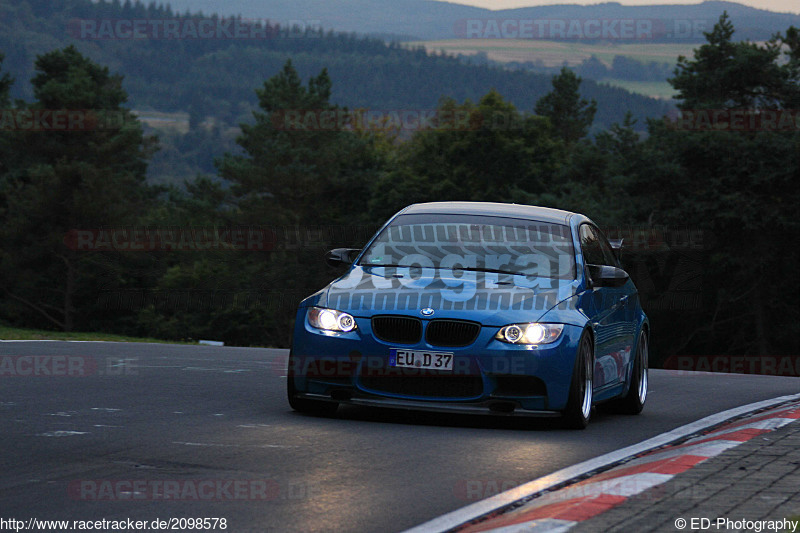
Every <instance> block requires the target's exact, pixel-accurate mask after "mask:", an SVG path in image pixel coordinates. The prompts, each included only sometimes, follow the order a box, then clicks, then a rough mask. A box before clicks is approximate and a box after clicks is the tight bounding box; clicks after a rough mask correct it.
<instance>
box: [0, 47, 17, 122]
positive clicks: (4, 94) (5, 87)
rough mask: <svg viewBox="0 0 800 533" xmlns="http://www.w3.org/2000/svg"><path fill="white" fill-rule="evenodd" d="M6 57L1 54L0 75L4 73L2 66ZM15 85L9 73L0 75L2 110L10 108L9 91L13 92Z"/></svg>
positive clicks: (0, 107)
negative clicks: (12, 88)
mask: <svg viewBox="0 0 800 533" xmlns="http://www.w3.org/2000/svg"><path fill="white" fill-rule="evenodd" d="M4 59H5V56H4V55H3V54H2V53H0V73H2V66H3V60H4ZM13 84H14V80H13V79H12V78H11V76H10V75H9V74H8V73H5V74H2V75H0V109H5V108H6V107H8V104H9V102H10V99H9V91H10V90H11V85H13Z"/></svg>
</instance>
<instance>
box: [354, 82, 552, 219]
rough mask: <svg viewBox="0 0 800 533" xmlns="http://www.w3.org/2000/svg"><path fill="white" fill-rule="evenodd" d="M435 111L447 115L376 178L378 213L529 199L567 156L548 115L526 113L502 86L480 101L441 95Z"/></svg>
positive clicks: (372, 207)
mask: <svg viewBox="0 0 800 533" xmlns="http://www.w3.org/2000/svg"><path fill="white" fill-rule="evenodd" d="M437 115H438V116H439V117H442V118H443V119H444V120H442V121H440V123H439V124H437V125H436V126H435V127H432V128H430V129H422V130H420V131H416V132H415V133H414V135H413V137H412V138H411V139H410V140H409V141H407V142H406V143H404V144H403V145H401V146H399V147H398V151H397V158H396V160H393V161H392V163H391V165H390V169H391V170H389V171H388V172H386V173H385V174H384V175H382V176H381V177H380V178H379V179H378V180H377V181H376V182H375V183H374V185H373V188H372V195H371V198H370V213H371V214H372V216H373V218H374V219H376V220H380V219H385V218H386V217H388V216H390V215H392V214H393V213H394V212H396V211H397V210H398V209H400V208H402V207H405V206H406V205H408V204H410V203H414V202H423V201H449V200H467V201H495V202H518V203H527V201H528V200H529V199H530V195H531V194H532V193H538V192H541V191H542V189H543V188H544V187H545V184H547V183H548V181H549V180H550V178H551V176H552V174H553V173H554V172H555V170H556V168H557V167H558V165H559V164H560V163H561V162H562V161H563V158H564V145H563V143H561V142H560V141H559V140H558V139H555V138H553V135H552V132H551V129H550V127H549V125H548V123H547V121H546V120H545V119H543V118H542V117H538V116H534V115H530V114H524V113H520V112H519V111H518V110H517V109H516V108H515V107H514V105H512V104H511V103H509V102H507V101H506V100H504V99H503V97H502V96H500V94H499V93H498V92H497V91H494V90H492V91H489V92H488V93H487V94H486V95H484V96H483V97H482V98H481V100H480V101H479V102H478V104H477V105H475V104H473V103H472V102H469V101H466V102H464V103H463V104H457V103H456V102H455V101H454V100H452V99H443V100H442V101H441V102H440V104H439V107H438V109H437ZM451 118H452V119H451Z"/></svg>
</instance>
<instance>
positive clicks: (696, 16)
mask: <svg viewBox="0 0 800 533" xmlns="http://www.w3.org/2000/svg"><path fill="white" fill-rule="evenodd" d="M170 5H171V6H172V8H173V9H175V10H177V11H185V10H187V9H188V10H190V11H198V10H202V11H203V12H204V13H206V14H209V13H219V14H225V15H236V14H240V15H242V16H243V17H248V18H269V19H271V20H277V21H279V22H291V21H295V22H303V23H306V24H315V23H318V24H320V25H321V26H322V27H324V28H326V29H334V30H337V31H347V32H356V33H359V34H374V35H386V36H390V35H393V36H400V37H401V38H408V39H409V40H439V39H454V38H459V37H463V27H464V25H465V21H467V20H470V19H478V20H481V19H483V20H490V19H494V20H504V19H512V20H518V19H535V20H562V21H573V20H575V21H586V20H591V19H598V20H599V19H620V20H622V19H634V20H650V21H653V22H654V24H655V29H656V30H661V29H662V28H663V29H664V31H656V32H655V35H654V40H656V41H658V42H681V41H683V42H686V41H690V42H701V41H702V40H703V35H702V33H701V32H699V31H693V32H688V33H687V32H685V31H681V29H684V30H685V24H686V22H687V21H688V22H689V23H690V25H691V24H692V23H694V25H695V28H697V29H701V28H702V27H704V28H705V29H706V30H709V29H711V27H712V26H713V25H714V23H715V22H716V21H717V20H718V19H719V16H720V15H721V14H722V12H723V11H726V10H727V12H728V14H729V15H730V16H731V20H732V21H733V24H734V26H735V27H736V30H737V32H736V36H737V37H738V38H740V39H749V40H754V41H760V40H766V39H769V38H770V37H771V36H772V35H774V34H775V33H776V32H783V31H785V30H786V28H788V27H789V26H791V25H794V26H797V27H800V15H793V14H786V13H774V12H771V11H766V10H763V9H756V8H753V7H749V6H744V5H742V4H737V3H735V2H720V1H707V2H703V3H701V4H695V5H654V6H623V5H621V4H619V3H617V2H609V3H605V4H597V5H590V6H576V5H552V6H541V7H527V8H518V9H507V10H501V11H491V10H488V9H483V8H478V7H471V6H464V5H460V4H452V3H448V2H435V1H431V0H227V1H226V2H219V1H218V0H171V1H170ZM670 30H673V31H670ZM670 34H671V35H670Z"/></svg>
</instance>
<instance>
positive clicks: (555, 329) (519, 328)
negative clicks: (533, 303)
mask: <svg viewBox="0 0 800 533" xmlns="http://www.w3.org/2000/svg"><path fill="white" fill-rule="evenodd" d="M563 329H564V325H563V324H537V323H530V324H511V325H508V326H505V327H504V328H502V329H501V330H500V331H498V332H497V335H495V336H494V338H495V339H497V340H499V341H503V342H508V343H511V344H550V343H551V342H555V341H556V340H557V339H558V337H559V335H561V331H562V330H563Z"/></svg>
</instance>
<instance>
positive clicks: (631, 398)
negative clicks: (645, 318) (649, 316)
mask: <svg viewBox="0 0 800 533" xmlns="http://www.w3.org/2000/svg"><path fill="white" fill-rule="evenodd" d="M649 357H650V350H649V347H648V342H647V335H646V334H645V332H644V331H642V332H641V333H639V342H638V343H637V344H636V358H635V359H634V361H633V373H632V374H631V385H630V387H629V388H628V394H626V395H625V397H623V398H620V399H619V400H618V401H617V402H616V403H615V405H614V408H615V411H617V412H618V413H622V414H626V415H638V414H639V413H641V412H642V409H643V408H644V402H645V401H646V400H647V366H648V359H649Z"/></svg>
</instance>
